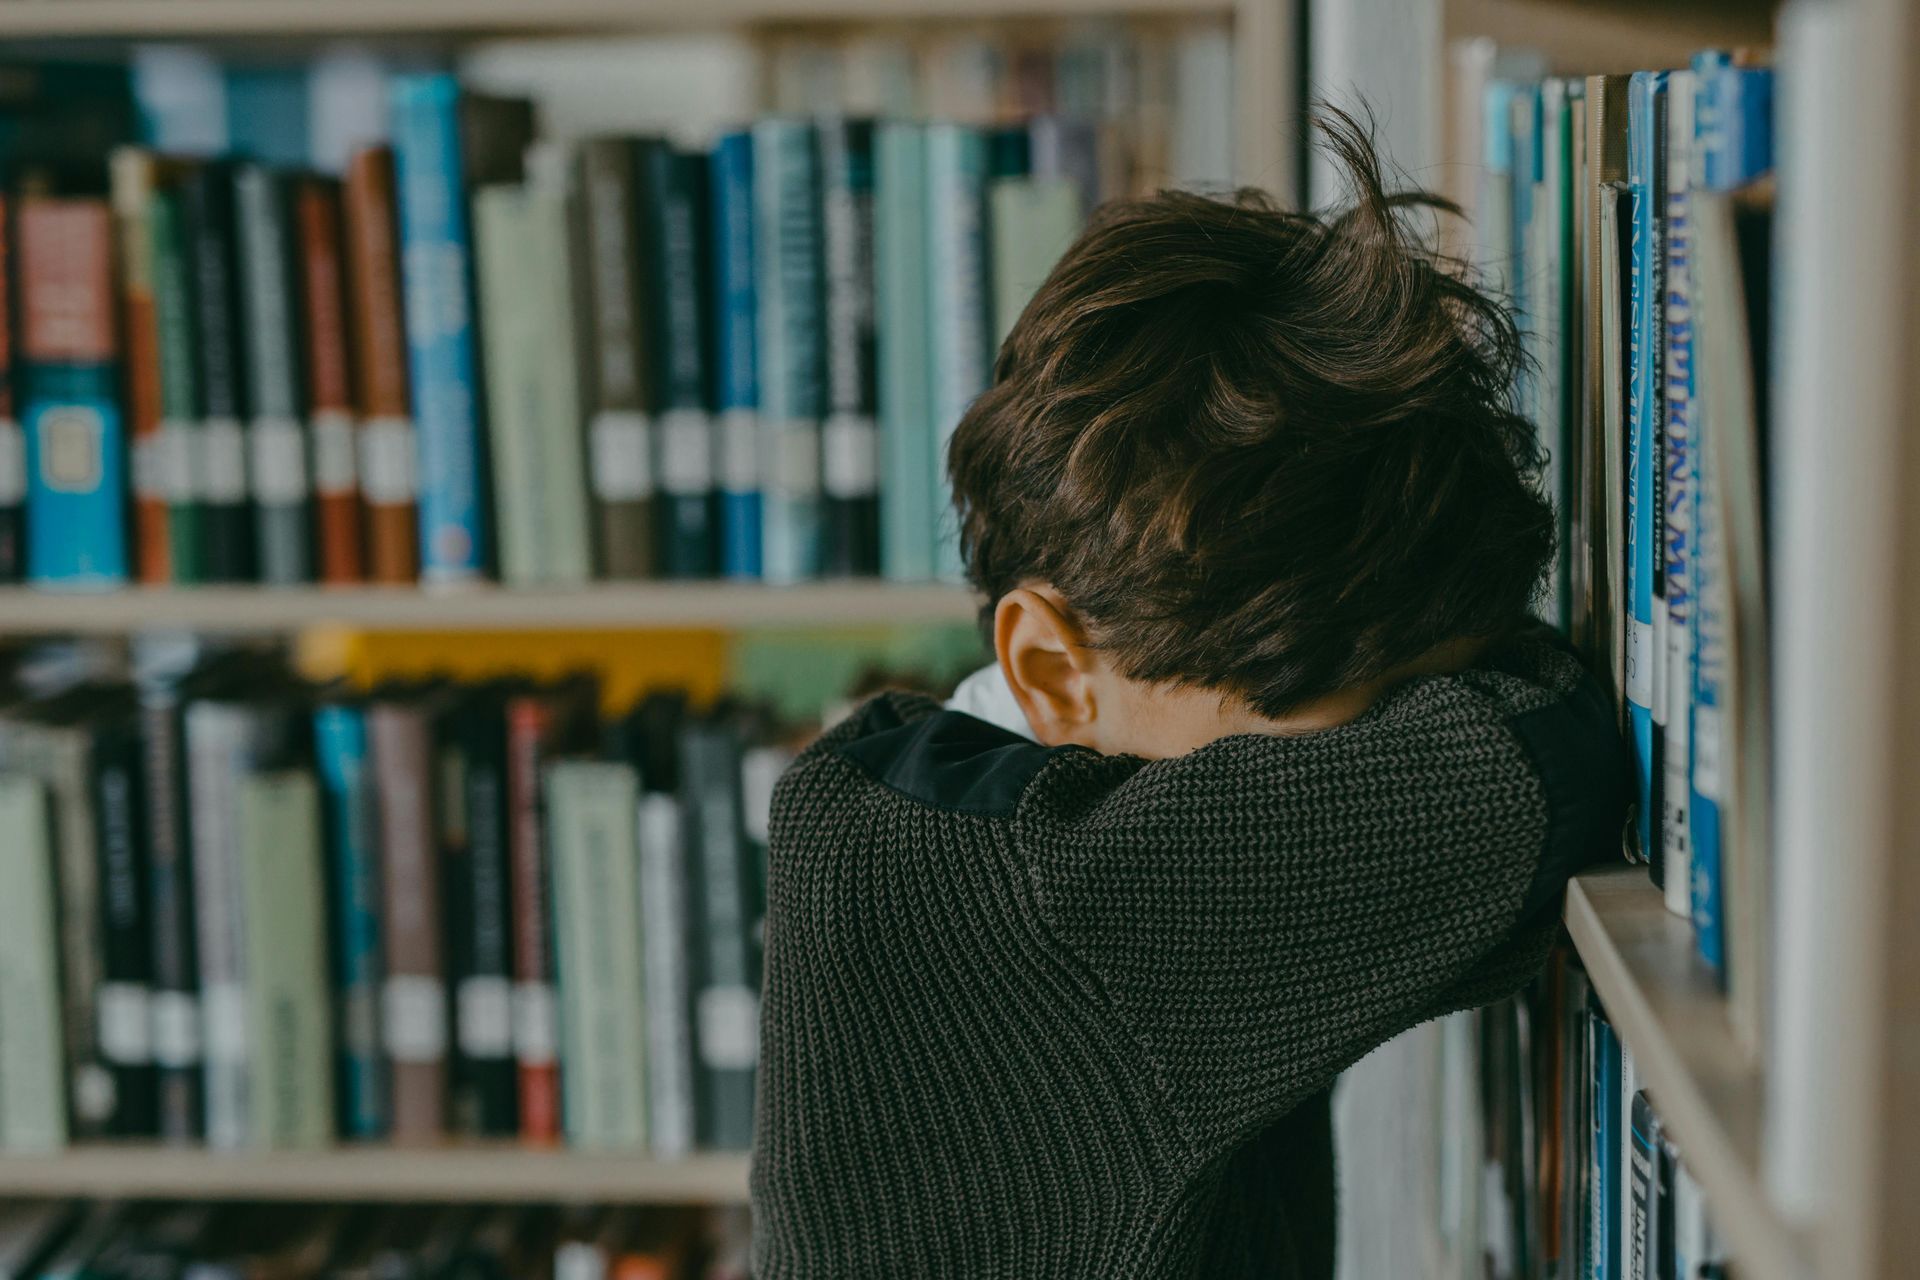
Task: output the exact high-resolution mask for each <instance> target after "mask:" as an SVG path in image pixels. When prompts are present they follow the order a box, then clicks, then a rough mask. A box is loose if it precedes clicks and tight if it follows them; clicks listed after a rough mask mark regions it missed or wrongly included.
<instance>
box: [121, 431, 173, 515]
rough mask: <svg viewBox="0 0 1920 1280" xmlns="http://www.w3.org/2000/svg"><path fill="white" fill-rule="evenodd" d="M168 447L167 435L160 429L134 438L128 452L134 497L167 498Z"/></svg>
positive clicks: (153, 499) (150, 499) (160, 500)
mask: <svg viewBox="0 0 1920 1280" xmlns="http://www.w3.org/2000/svg"><path fill="white" fill-rule="evenodd" d="M166 447H167V440H166V437H165V436H163V435H161V434H160V433H159V432H158V431H149V432H147V433H145V434H144V435H138V436H135V437H134V438H133V446H132V448H130V449H129V450H128V451H127V454H128V461H129V462H130V463H131V470H132V476H131V481H132V484H133V496H134V497H136V498H138V499H140V500H142V501H145V502H165V501H166V500H167V487H166V474H167V463H166V456H165V455H166Z"/></svg>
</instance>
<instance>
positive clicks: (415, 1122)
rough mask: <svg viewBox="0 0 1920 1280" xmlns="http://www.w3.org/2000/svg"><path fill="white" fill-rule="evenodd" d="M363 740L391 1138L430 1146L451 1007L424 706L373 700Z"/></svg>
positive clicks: (414, 701) (439, 1118)
mask: <svg viewBox="0 0 1920 1280" xmlns="http://www.w3.org/2000/svg"><path fill="white" fill-rule="evenodd" d="M367 739H368V746H369V748H370V749H371V753H372V757H373V771H374V776H375V777H377V778H379V779H380V848H381V852H382V866H381V889H382V897H383V898H384V899H385V904H386V914H385V916H384V918H383V919H382V920H381V938H380V942H381V948H382V950H383V951H384V952H385V958H386V978H385V987H384V989H383V990H382V991H381V998H380V1004H381V1009H380V1022H381V1043H382V1045H383V1046H384V1048H385V1049H386V1052H387V1058H388V1060H389V1061H390V1062H391V1063H392V1064H393V1077H392V1078H393V1113H392V1114H393V1139H394V1141H396V1142H435V1141H438V1140H439V1139H440V1138H441V1137H443V1136H444V1135H445V1133H446V1128H447V1125H446V1102H447V1028H448V1008H447V972H446V955H445V947H444V946H443V936H444V925H443V912H442V909H441V891H440V850H439V839H438V828H437V825H436V823H435V820H434V806H433V794H434V785H433V726H432V711H431V709H430V706H429V705H428V702H427V700H426V699H424V698H421V697H412V698H407V697H393V698H388V699H382V700H376V701H375V702H374V703H373V705H372V706H370V707H369V708H368V711H367Z"/></svg>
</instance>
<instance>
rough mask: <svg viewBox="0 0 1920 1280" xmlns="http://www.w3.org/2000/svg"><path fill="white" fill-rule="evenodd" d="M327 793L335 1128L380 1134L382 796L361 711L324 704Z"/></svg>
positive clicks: (321, 727)
mask: <svg viewBox="0 0 1920 1280" xmlns="http://www.w3.org/2000/svg"><path fill="white" fill-rule="evenodd" d="M313 739H314V750H315V756H316V764H317V766H318V772H319V778H320V785H321V790H322V794H323V799H324V812H325V815H326V824H325V825H326V832H327V865H328V868H329V871H330V875H329V880H330V884H331V890H332V892H331V894H330V901H331V902H332V906H333V910H332V924H333V934H334V936H333V948H332V951H333V985H334V999H335V1002H336V1005H337V1010H338V1012H337V1015H336V1025H337V1026H338V1027H339V1040H340V1044H339V1050H340V1052H339V1073H338V1074H339V1081H338V1089H337V1096H338V1097H339V1099H340V1125H339V1128H340V1134H341V1136H342V1137H345V1138H379V1137H384V1136H385V1135H386V1132H387V1126H388V1116H387V1111H388V1081H387V1063H386V1057H385V1055H384V1054H383V1053H382V1051H381V1046H380V990H381V981H382V966H381V956H380V935H381V929H380V908H381V895H380V857H379V855H380V845H379V838H380V833H379V808H378V804H379V800H378V796H377V794H376V792H375V786H374V781H373V774H372V773H371V771H370V769H369V766H368V753H367V726H366V717H365V714H364V713H363V712H362V711H361V710H360V709H359V708H357V707H352V706H328V707H322V708H320V709H319V710H318V711H317V712H315V713H314V721H313Z"/></svg>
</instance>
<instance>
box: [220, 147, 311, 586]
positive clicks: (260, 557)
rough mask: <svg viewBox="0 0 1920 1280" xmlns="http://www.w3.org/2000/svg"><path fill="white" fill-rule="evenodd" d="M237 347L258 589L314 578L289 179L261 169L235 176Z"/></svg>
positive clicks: (246, 169) (251, 167) (241, 171)
mask: <svg viewBox="0 0 1920 1280" xmlns="http://www.w3.org/2000/svg"><path fill="white" fill-rule="evenodd" d="M233 192H234V211H235V217H236V220H237V224H238V228H239V245H240V281H241V285H240V299H241V315H242V317H243V324H242V330H241V332H242V342H241V346H242V348H243V349H244V350H245V352H246V358H247V392H248V394H247V487H248V489H249V490H250V491H251V492H252V494H253V529H254V555H255V566H256V567H257V568H258V570H259V574H260V580H261V581H262V582H266V583H270V584H274V585H292V584H296V583H301V582H310V581H312V579H313V560H314V557H313V530H312V527H311V523H312V522H311V511H310V507H311V502H312V482H311V479H310V477H309V474H308V469H307V424H306V392H305V390H304V388H303V387H302V386H301V368H300V363H301V361H300V320H299V294H298V292H297V290H298V287H299V286H298V281H297V279H296V276H295V252H296V250H295V246H294V240H293V217H292V208H291V202H290V201H289V199H288V194H289V186H288V180H287V179H286V178H284V177H282V176H281V175H280V174H277V173H275V172H273V171H272V170H270V169H268V168H266V167H265V166H263V165H257V164H245V165H242V166H240V168H239V169H238V170H236V171H235V173H234V180H233Z"/></svg>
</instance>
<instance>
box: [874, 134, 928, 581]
mask: <svg viewBox="0 0 1920 1280" xmlns="http://www.w3.org/2000/svg"><path fill="white" fill-rule="evenodd" d="M873 256H874V264H873V268H874V309H875V313H876V319H877V321H878V323H877V326H876V330H877V331H876V334H875V339H876V344H877V348H878V362H879V372H880V469H881V483H880V567H881V571H882V572H883V573H884V574H885V575H886V576H887V577H889V578H891V579H893V580H894V581H896V582H925V581H927V580H928V579H930V578H932V577H933V543H934V527H935V525H934V518H933V514H932V513H933V512H935V511H936V510H937V509H938V507H937V503H938V501H939V499H937V498H936V496H935V495H936V493H939V494H940V495H941V497H944V490H936V489H935V487H934V475H935V471H934V465H933V386H932V383H931V382H930V381H929V376H930V369H929V368H928V360H929V358H930V352H929V350H928V345H927V342H928V334H927V319H928V310H927V280H928V275H929V272H928V258H927V129H926V126H925V125H920V124H910V123H906V122H904V121H902V122H888V123H887V124H883V125H881V126H880V131H879V136H878V137H877V139H876V140H875V144H874V212H873Z"/></svg>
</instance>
